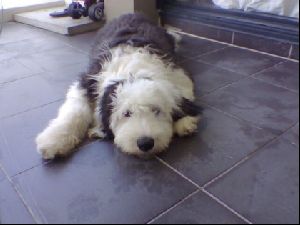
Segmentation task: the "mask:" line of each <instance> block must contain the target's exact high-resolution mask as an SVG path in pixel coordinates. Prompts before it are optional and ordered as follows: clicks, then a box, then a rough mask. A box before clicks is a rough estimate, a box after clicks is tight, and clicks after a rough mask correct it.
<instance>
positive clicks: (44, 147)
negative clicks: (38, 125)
mask: <svg viewBox="0 0 300 225" xmlns="http://www.w3.org/2000/svg"><path fill="white" fill-rule="evenodd" d="M92 113H93V111H92V108H91V105H90V103H89V101H88V99H87V97H86V90H83V89H81V88H80V86H79V83H78V82H76V83H75V84H73V85H72V86H71V88H70V90H69V92H68V94H67V97H66V101H65V103H64V104H63V105H62V106H61V108H60V109H59V113H58V116H57V118H56V119H54V120H52V121H51V122H50V123H49V125H48V127H47V128H46V129H45V130H44V131H43V132H42V133H41V134H39V135H38V137H37V138H36V144H37V149H38V152H39V153H40V154H41V155H42V156H43V158H44V159H53V158H54V157H55V156H56V155H66V154H68V153H70V151H71V150H73V149H74V148H75V147H76V146H77V145H78V144H79V143H80V142H81V141H82V140H83V138H84V137H85V135H86V132H87V130H88V128H89V126H90V124H91V122H92V118H93V117H92V115H93V114H92Z"/></svg>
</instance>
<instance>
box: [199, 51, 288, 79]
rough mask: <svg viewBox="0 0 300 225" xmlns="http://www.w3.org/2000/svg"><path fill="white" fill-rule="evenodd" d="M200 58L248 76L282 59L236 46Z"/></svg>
mask: <svg viewBox="0 0 300 225" xmlns="http://www.w3.org/2000/svg"><path fill="white" fill-rule="evenodd" d="M199 59H200V60H202V61H204V62H208V63H210V64H212V65H214V66H218V67H222V68H224V69H228V70H230V71H234V72H237V73H240V74H243V75H246V76H247V75H252V74H255V73H257V72H260V71H262V70H264V69H267V68H269V67H271V66H273V65H275V64H277V63H279V62H281V61H282V59H279V58H274V57H271V56H268V55H263V54H260V53H256V52H251V51H248V50H244V49H240V48H234V47H230V48H226V49H224V50H220V51H217V52H215V53H212V54H208V55H204V56H200V57H199Z"/></svg>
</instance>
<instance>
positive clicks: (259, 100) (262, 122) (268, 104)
mask: <svg viewBox="0 0 300 225" xmlns="http://www.w3.org/2000/svg"><path fill="white" fill-rule="evenodd" d="M201 100H203V101H204V102H206V103H208V104H209V105H213V106H214V107H217V108H218V109H221V110H222V111H225V112H227V113H231V114H233V115H235V116H238V117H240V118H242V119H244V120H247V121H251V122H252V123H254V124H256V125H257V126H259V127H262V128H265V129H268V130H269V131H271V132H273V133H274V134H280V133H281V132H283V131H284V130H286V129H288V128H289V127H290V126H292V125H293V124H295V123H296V122H297V121H298V120H299V95H298V94H297V93H293V92H290V91H288V90H286V89H283V88H280V87H276V86H273V85H270V84H268V83H265V82H263V81H259V80H255V79H252V78H249V79H246V80H242V81H240V82H238V83H235V84H233V85H232V86H230V87H227V88H225V89H223V90H219V91H216V92H214V93H212V94H210V95H207V96H205V97H204V98H202V99H201Z"/></svg>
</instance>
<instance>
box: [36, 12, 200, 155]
mask: <svg viewBox="0 0 300 225" xmlns="http://www.w3.org/2000/svg"><path fill="white" fill-rule="evenodd" d="M175 42H176V38H175V37H174V35H171V34H170V33H169V32H168V31H166V30H165V29H163V28H161V27H158V26H156V25H155V24H154V23H152V22H150V21H149V20H148V19H147V18H146V17H144V16H143V15H141V14H129V15H124V16H122V17H120V18H118V19H116V20H114V21H112V22H111V23H109V24H107V25H106V26H105V27H104V28H102V29H101V30H100V31H99V33H98V35H97V38H96V41H95V44H94V45H93V47H92V50H91V54H90V64H89V68H88V70H87V72H86V73H84V74H82V76H81V78H80V80H79V81H77V82H75V83H74V84H73V85H72V86H71V87H70V89H69V91H68V94H67V96H66V100H65V103H64V104H63V105H62V106H61V108H60V109H59V113H58V116H57V118H56V119H54V120H52V121H51V122H50V124H49V125H48V127H47V128H46V129H45V130H44V131H43V132H42V133H41V134H39V135H38V137H37V138H36V144H37V149H38V152H39V153H40V154H41V155H42V156H43V158H44V159H53V158H55V157H56V156H61V155H66V154H69V153H71V152H72V150H73V149H74V148H75V147H76V146H77V145H78V144H80V143H81V141H82V140H83V139H84V138H85V137H86V136H87V135H88V136H89V137H90V138H108V139H112V140H113V141H114V143H115V144H116V146H117V147H118V148H119V149H120V150H121V151H123V152H125V153H128V154H132V155H137V156H149V155H155V154H157V153H160V152H162V151H164V150H165V149H167V148H168V145H169V144H170V142H171V139H172V137H173V136H174V135H178V136H186V135H190V134H192V133H194V132H195V131H196V130H197V124H198V121H199V116H200V108H199V107H197V106H196V104H195V103H194V101H195V95H194V85H193V82H192V80H191V79H190V77H189V76H188V75H187V73H186V72H185V71H184V70H183V69H182V68H180V67H179V66H178V65H176V63H175V56H174V55H175V54H174V53H175V45H176V44H175Z"/></svg>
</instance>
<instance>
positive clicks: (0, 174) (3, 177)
mask: <svg viewBox="0 0 300 225" xmlns="http://www.w3.org/2000/svg"><path fill="white" fill-rule="evenodd" d="M0 151H1V146H0ZM5 179H6V177H5V175H4V173H3V172H2V170H1V169H0V182H1V181H3V180H5Z"/></svg>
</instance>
